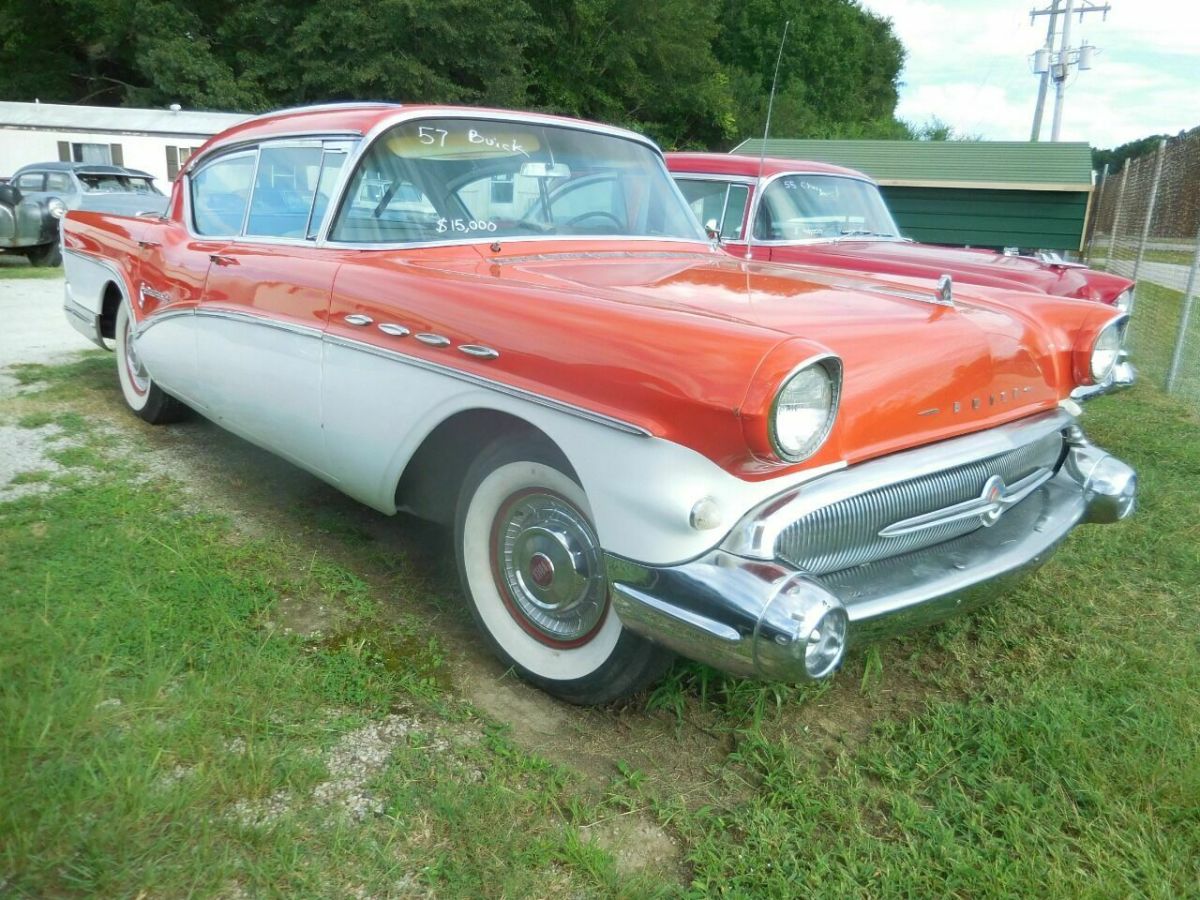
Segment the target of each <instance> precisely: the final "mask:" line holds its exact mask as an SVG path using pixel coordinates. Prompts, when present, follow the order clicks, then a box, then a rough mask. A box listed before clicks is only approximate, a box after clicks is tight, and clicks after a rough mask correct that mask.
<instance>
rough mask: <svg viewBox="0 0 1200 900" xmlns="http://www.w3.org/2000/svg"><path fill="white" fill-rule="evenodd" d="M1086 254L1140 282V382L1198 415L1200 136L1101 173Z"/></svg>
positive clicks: (1136, 321)
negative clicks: (1182, 401) (1171, 395)
mask: <svg viewBox="0 0 1200 900" xmlns="http://www.w3.org/2000/svg"><path fill="white" fill-rule="evenodd" d="M1086 235H1087V238H1086V242H1085V246H1084V250H1085V253H1086V256H1087V262H1088V264H1089V265H1092V266H1094V267H1096V268H1101V269H1106V270H1108V271H1109V272H1114V273H1116V274H1118V275H1124V276H1125V277H1127V278H1132V279H1134V281H1136V282H1137V288H1136V293H1135V296H1134V304H1133V310H1132V313H1131V316H1130V323H1129V351H1130V357H1131V359H1132V361H1133V363H1134V365H1136V366H1137V367H1138V370H1139V371H1140V373H1141V377H1142V378H1144V379H1147V380H1151V381H1154V382H1156V383H1157V384H1159V385H1162V386H1163V387H1165V388H1166V390H1167V391H1168V392H1170V393H1174V394H1178V395H1180V396H1182V397H1185V398H1186V399H1187V400H1188V402H1189V403H1190V405H1193V406H1195V407H1198V408H1200V309H1197V308H1196V307H1200V299H1198V298H1197V295H1198V294H1200V274H1198V273H1197V268H1198V266H1200V132H1194V133H1192V134H1189V135H1186V136H1182V137H1178V138H1171V139H1168V140H1165V141H1163V142H1162V143H1161V144H1160V145H1159V148H1158V150H1157V151H1156V152H1152V153H1149V154H1147V155H1145V156H1141V157H1138V158H1137V159H1132V160H1127V161H1126V163H1125V166H1124V168H1122V170H1121V171H1120V172H1117V173H1115V174H1111V173H1108V172H1105V173H1104V174H1103V176H1102V177H1101V180H1100V183H1099V185H1098V186H1097V190H1096V195H1095V196H1094V198H1093V202H1092V209H1091V215H1090V217H1089V221H1088V230H1087V232H1086Z"/></svg>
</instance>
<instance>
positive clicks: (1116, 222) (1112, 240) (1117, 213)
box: [1104, 159, 1133, 272]
mask: <svg viewBox="0 0 1200 900" xmlns="http://www.w3.org/2000/svg"><path fill="white" fill-rule="evenodd" d="M1132 168H1133V160H1132V159H1127V160H1125V165H1123V166H1121V187H1120V188H1119V189H1118V190H1117V207H1116V209H1114V210H1113V223H1112V234H1110V235H1109V236H1108V256H1106V257H1104V268H1106V269H1107V270H1108V271H1110V272H1111V271H1112V270H1113V253H1114V252H1115V250H1116V247H1117V228H1118V227H1119V226H1120V224H1121V208H1122V207H1123V206H1124V205H1125V182H1127V181H1128V180H1129V170H1130V169H1132Z"/></svg>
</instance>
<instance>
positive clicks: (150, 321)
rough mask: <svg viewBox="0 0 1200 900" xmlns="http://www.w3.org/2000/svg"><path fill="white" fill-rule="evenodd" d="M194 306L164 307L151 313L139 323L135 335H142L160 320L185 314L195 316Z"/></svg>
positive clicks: (164, 320) (163, 320)
mask: <svg viewBox="0 0 1200 900" xmlns="http://www.w3.org/2000/svg"><path fill="white" fill-rule="evenodd" d="M195 315H196V310H195V309H194V308H190V307H189V308H188V309H164V310H162V311H161V312H154V313H151V314H150V315H149V316H146V317H145V318H143V319H142V320H141V321H140V322H138V323H137V329H136V330H135V331H134V337H141V336H142V335H143V334H145V333H146V332H147V331H149V330H150V329H151V328H153V327H154V326H155V325H157V324H158V323H160V322H166V321H168V320H170V319H179V318H182V317H183V316H195Z"/></svg>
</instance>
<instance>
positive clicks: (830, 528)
mask: <svg viewBox="0 0 1200 900" xmlns="http://www.w3.org/2000/svg"><path fill="white" fill-rule="evenodd" d="M1063 447H1064V443H1063V436H1062V433H1061V432H1059V431H1057V430H1055V431H1051V432H1050V433H1048V434H1043V435H1041V436H1039V437H1038V438H1037V439H1036V440H1033V441H1031V442H1030V443H1028V444H1025V445H1024V446H1018V447H1016V448H1014V449H1011V450H1007V451H1005V452H1002V453H999V454H995V455H992V456H989V457H986V458H984V459H979V460H975V461H971V462H967V463H964V464H960V465H957V466H951V467H949V468H946V469H942V470H940V471H935V472H930V473H926V474H922V475H920V476H918V477H916V478H909V479H907V480H904V481H898V482H896V483H894V484H888V485H883V486H881V487H877V488H874V489H872V490H868V491H864V492H862V493H859V494H855V495H852V496H849V497H845V498H843V499H841V500H838V501H836V502H833V503H829V504H828V505H825V506H821V507H819V508H817V509H813V510H811V511H809V512H807V513H805V514H804V515H801V516H800V517H799V518H797V519H795V520H794V521H792V522H791V523H790V524H788V525H787V526H786V527H785V528H783V529H782V531H781V532H780V533H779V537H778V539H777V540H776V543H775V553H776V556H777V557H778V558H780V559H782V560H784V561H786V562H788V563H790V564H792V565H794V566H796V567H797V568H800V569H802V570H804V571H807V572H810V573H812V574H814V575H822V574H826V573H829V572H838V571H841V570H842V569H848V568H850V567H852V566H859V565H863V564H865V563H870V562H875V561H877V560H880V559H886V558H888V557H892V556H898V555H900V554H902V553H907V552H911V551H913V550H919V549H921V548H924V547H930V546H933V545H935V544H939V543H942V542H944V541H948V540H952V539H953V538H956V537H960V536H962V535H964V534H968V533H970V532H972V531H974V530H976V529H977V528H980V527H983V525H984V524H985V523H986V519H985V511H984V510H983V509H982V507H981V509H980V514H979V515H974V516H955V515H953V514H952V513H954V511H955V510H956V509H957V508H960V507H965V506H966V505H967V504H970V503H971V502H972V501H978V500H980V499H981V496H982V494H983V491H984V486H985V484H987V483H988V481H989V479H992V478H993V477H994V476H999V477H1000V478H1002V479H1003V480H1004V482H1005V483H1006V484H1008V485H1012V486H1013V488H1016V489H1019V488H1021V487H1023V485H1022V484H1021V483H1022V482H1026V481H1027V480H1028V483H1032V482H1033V481H1039V482H1040V481H1041V480H1044V478H1045V477H1048V473H1052V472H1054V471H1055V470H1056V469H1057V467H1058V463H1059V461H1060V459H1061V457H1062V453H1063ZM1035 476H1036V477H1035ZM1016 499H1018V500H1019V497H1018V498H1016ZM1014 502H1015V501H1014ZM939 511H940V512H942V513H944V514H945V518H944V519H943V520H942V521H940V522H935V523H933V524H926V525H925V526H924V527H920V528H907V529H906V528H903V527H897V526H900V525H903V524H904V523H906V522H911V521H913V520H917V521H920V520H922V519H925V518H927V517H928V518H933V519H936V518H937V515H936V514H937V513H938V512H939ZM881 532H884V533H885V534H883V535H881Z"/></svg>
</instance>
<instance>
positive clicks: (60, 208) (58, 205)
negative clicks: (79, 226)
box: [46, 197, 67, 219]
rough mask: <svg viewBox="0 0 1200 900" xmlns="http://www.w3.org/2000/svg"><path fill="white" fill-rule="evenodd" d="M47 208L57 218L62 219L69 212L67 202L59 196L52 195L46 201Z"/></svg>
mask: <svg viewBox="0 0 1200 900" xmlns="http://www.w3.org/2000/svg"><path fill="white" fill-rule="evenodd" d="M46 210H47V211H48V212H49V213H50V215H52V216H54V218H56V219H61V218H62V217H63V216H65V215H66V214H67V204H65V203H63V202H62V201H61V200H59V199H58V198H57V197H51V198H50V199H49V200H47V201H46Z"/></svg>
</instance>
